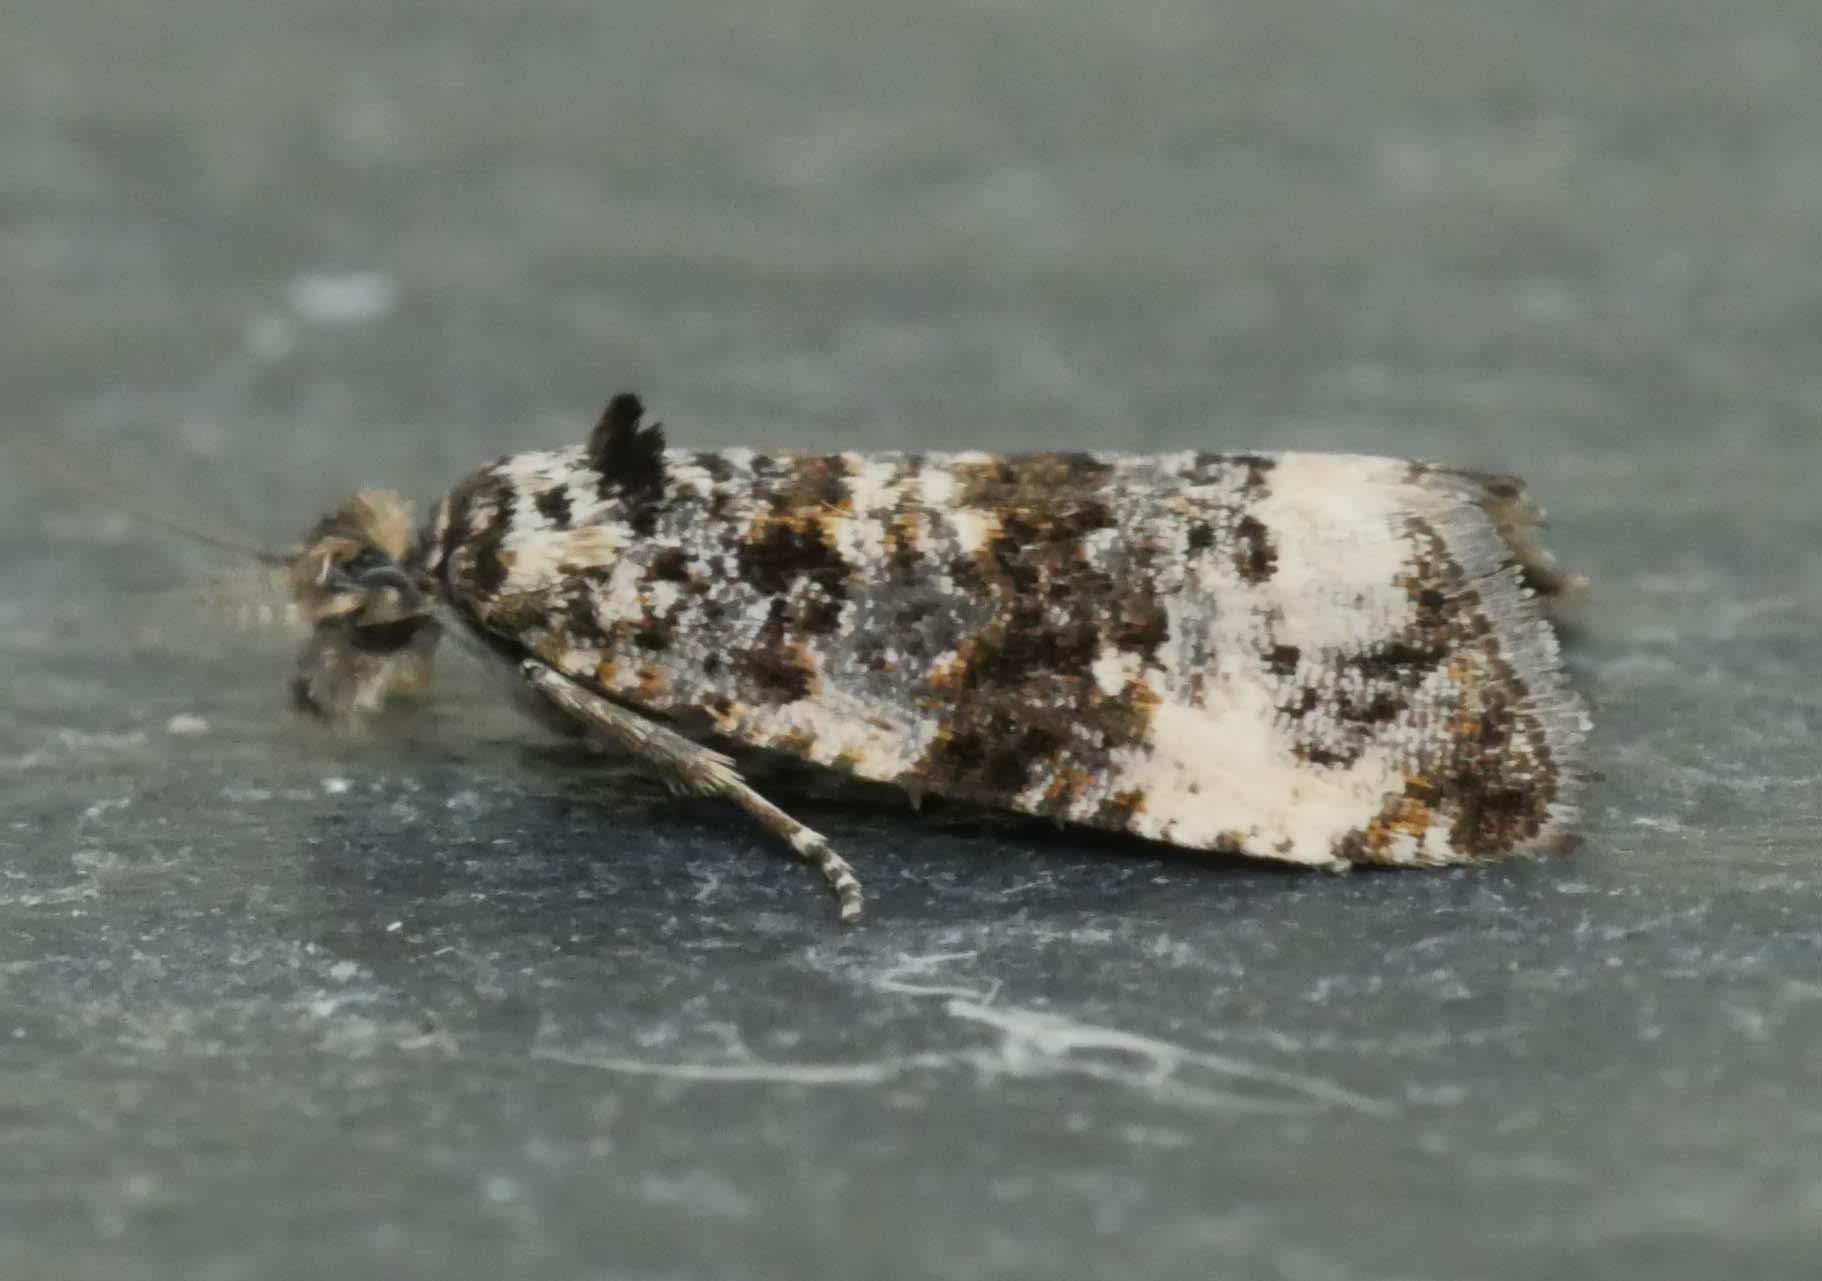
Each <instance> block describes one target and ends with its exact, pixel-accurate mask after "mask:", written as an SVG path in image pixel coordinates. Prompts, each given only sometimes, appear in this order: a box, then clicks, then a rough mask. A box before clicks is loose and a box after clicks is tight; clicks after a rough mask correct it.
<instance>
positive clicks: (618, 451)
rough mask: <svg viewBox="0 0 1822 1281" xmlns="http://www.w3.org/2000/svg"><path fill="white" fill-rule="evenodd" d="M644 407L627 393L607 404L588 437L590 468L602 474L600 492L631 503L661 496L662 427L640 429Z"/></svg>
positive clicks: (655, 425)
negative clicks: (617, 495)
mask: <svg viewBox="0 0 1822 1281" xmlns="http://www.w3.org/2000/svg"><path fill="white" fill-rule="evenodd" d="M644 417H645V406H644V405H643V404H641V403H640V401H639V398H638V397H637V396H635V395H633V394H632V393H631V392H630V391H623V392H621V393H620V394H619V395H618V396H615V397H614V398H613V399H612V400H610V401H608V402H607V408H606V409H605V410H603V411H602V414H601V421H600V422H598V423H596V424H595V430H594V431H593V432H591V433H590V434H589V437H588V461H589V465H590V466H591V467H593V468H594V469H595V470H596V471H598V472H600V473H601V488H602V491H603V492H604V493H605V492H606V491H607V490H608V489H609V488H610V487H611V488H612V489H615V490H618V491H619V492H620V493H621V494H622V495H624V496H625V497H627V498H632V499H653V498H657V497H658V496H659V495H661V494H662V493H663V492H664V424H662V423H653V424H652V425H651V426H649V427H646V426H641V425H640V420H641V419H642V418H644Z"/></svg>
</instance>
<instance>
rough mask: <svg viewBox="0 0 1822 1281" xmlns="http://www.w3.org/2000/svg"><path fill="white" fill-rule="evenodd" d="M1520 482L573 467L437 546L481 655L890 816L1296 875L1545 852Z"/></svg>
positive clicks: (712, 459)
mask: <svg viewBox="0 0 1822 1281" xmlns="http://www.w3.org/2000/svg"><path fill="white" fill-rule="evenodd" d="M1535 519H1536V517H1535V512H1534V511H1533V510H1532V509H1531V508H1530V507H1529V506H1528V504H1526V503H1525V502H1524V499H1523V497H1522V494H1521V493H1520V492H1519V490H1518V488H1517V486H1516V484H1515V483H1513V482H1510V481H1506V480H1503V479H1499V478H1492V477H1486V476H1481V475H1476V474H1470V473H1463V472H1453V471H1446V470H1439V469H1431V468H1427V467H1424V466H1421V465H1415V464H1411V463H1407V462H1400V461H1395V460H1390V459H1382V458H1368V457H1354V456H1345V455H1317V454H1276V455H1270V454H1265V455H1228V454H1208V453H1178V454H1170V455H1161V456H1137V455H1123V454H1031V455H1021V456H1009V457H1002V456H997V455H987V454H922V455H920V454H889V453H878V454H859V453H846V454H836V455H830V456H812V455H799V454H786V453H762V452H754V451H749V450H724V451H718V452H712V453H710V452H701V453H695V452H688V451H682V450H666V451H664V453H663V454H662V466H661V468H659V469H657V470H656V471H652V472H650V474H646V475H644V476H642V477H641V480H640V483H639V484H637V485H633V484H628V483H625V478H623V477H618V476H615V475H602V474H601V473H600V472H598V471H596V470H595V469H594V468H593V467H592V466H591V464H590V462H589V459H588V454H587V451H585V450H583V449H580V448H577V449H568V450H558V451H553V452H548V453H529V454H521V455H517V456H514V457H511V458H507V459H503V460H501V461H500V462H498V463H496V464H494V465H492V466H491V467H488V468H484V469H483V470H482V471H480V472H478V473H476V474H475V475H474V476H473V477H471V478H470V479H469V480H468V481H467V482H466V483H465V484H464V485H463V486H461V487H460V488H459V489H458V490H457V491H456V492H455V493H454V494H452V495H451V497H450V498H449V499H448V500H446V503H445V505H444V508H443V509H442V511H441V512H440V513H439V517H438V541H439V543H440V545H441V547H442V548H443V549H444V556H443V559H442V564H441V569H442V573H443V575H444V580H445V583H446V586H447V591H448V593H449V595H450V597H451V598H452V599H453V600H454V601H455V602H456V604H457V605H458V607H459V608H460V609H461V610H462V611H463V612H464V614H465V615H466V616H467V618H468V620H469V621H470V622H471V623H472V624H473V625H475V626H476V627H477V628H479V629H481V630H483V631H484V632H485V633H487V634H488V635H490V636H491V637H493V638H495V639H496V641H497V643H498V644H499V645H500V646H501V647H503V648H505V649H508V650H518V651H523V652H529V653H531V654H533V655H535V656H537V657H539V658H541V659H543V660H544V661H546V662H548V663H550V664H551V665H553V666H555V667H556V668H557V669H559V670H560V671H562V672H563V673H565V674H566V675H569V676H571V677H574V678H576V679H578V680H580V681H584V682H586V683H588V684H590V685H592V686H594V687H595V688H597V689H599V690H600V691H602V692H603V693H605V694H607V695H609V696H610V697H612V698H614V699H616V700H618V701H621V702H624V703H626V704H628V705H630V706H633V707H635V708H638V709H641V710H644V711H647V712H650V713H653V714H655V715H659V716H663V717H667V718H673V719H679V720H681V721H684V722H688V723H692V724H693V723H696V722H697V721H698V720H701V722H702V723H703V725H704V727H705V728H706V729H709V730H712V731H713V732H714V733H715V734H718V735H720V736H722V737H724V738H725V739H727V740H731V741H733V742H736V743H740V744H745V745H748V746H752V747H756V748H766V749H772V750H775V751H779V752H784V753H788V754H790V755H791V756H794V757H797V758H801V759H803V760H806V761H811V762H815V763H817V764H819V765H823V766H827V767H829V768H831V769H834V770H839V771H843V772H845V773H848V774H851V775H855V776H858V777H861V778H866V779H872V780H877V781H881V782H887V783H894V784H898V785H900V786H902V787H904V788H906V789H907V790H909V791H911V792H913V793H914V794H916V793H922V792H930V793H934V794H938V795H944V796H951V797H957V798H963V799H966V800H969V801H974V802H980V803H984V804H987V805H992V806H996V807H1002V808H1009V809H1012V810H1016V811H1021V812H1024V813H1028V814H1033V815H1042V816H1048V817H1051V818H1054V819H1057V820H1059V821H1062V822H1069V823H1081V824H1086V825H1089V826H1092V827H1099V828H1105V829H1110V830H1116V831H1126V832H1131V833H1135V834H1137V835H1140V836H1144V837H1150V838H1154V839H1157V840H1161V841H1167V842H1170V843H1172V844H1175V845H1179V846H1184V847H1188V848H1194V849H1210V850H1222V851H1228V852H1234V853H1245V854H1251V855H1257V856H1262V857H1269V858H1277V859H1283V860H1288V861H1291V862H1296V863H1305V864H1316V865H1334V864H1336V863H1345V862H1395V863H1441V862H1454V861H1460V860H1466V859H1472V858H1479V857H1487V856H1494V855H1499V854H1504V853H1507V852H1511V851H1514V850H1517V849H1520V848H1524V847H1527V846H1534V845H1537V844H1539V843H1541V842H1546V841H1549V840H1551V839H1553V838H1555V837H1557V836H1559V835H1560V834H1562V832H1563V831H1564V829H1565V825H1566V824H1567V823H1568V822H1569V820H1570V819H1571V817H1572V815H1573V801H1574V792H1575V790H1576V784H1577V773H1576V759H1575V758H1576V755H1577V747H1578V744H1579V742H1580V740H1581V738H1582V737H1583V735H1584V733H1585V718H1584V716H1583V713H1582V711H1581V708H1580V706H1579V704H1578V703H1577V701H1576V700H1575V698H1574V696H1573V695H1572V694H1571V693H1570V692H1569V691H1568V690H1567V688H1566V686H1565V684H1564V681H1563V678H1562V676H1561V674H1560V671H1559V662H1558V657H1557V651H1556V645H1555V640H1554V637H1553V634H1552V632H1551V630H1550V627H1549V625H1548V623H1547V622H1546V621H1545V620H1544V619H1543V618H1542V617H1541V616H1540V612H1539V609H1538V607H1537V604H1536V602H1535V599H1534V596H1533V593H1532V591H1531V590H1530V589H1529V588H1528V587H1527V586H1526V582H1525V578H1526V575H1527V574H1529V575H1530V576H1531V578H1532V581H1534V582H1537V583H1540V584H1542V585H1546V586H1548V585H1551V584H1552V583H1553V582H1557V581H1560V578H1559V577H1553V576H1554V571H1553V570H1552V569H1551V568H1550V566H1549V564H1548V558H1547V557H1545V556H1544V555H1543V554H1542V553H1541V552H1539V551H1538V550H1537V549H1536V546H1535V543H1534V541H1533V540H1532V534H1531V526H1532V525H1534V524H1535Z"/></svg>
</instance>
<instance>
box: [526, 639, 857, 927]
mask: <svg viewBox="0 0 1822 1281" xmlns="http://www.w3.org/2000/svg"><path fill="white" fill-rule="evenodd" d="M519 672H520V674H521V675H522V676H524V677H525V680H526V683H527V684H529V685H530V686H531V687H532V688H533V689H535V690H537V691H538V693H540V694H542V695H543V696H544V697H545V698H547V699H549V700H550V702H551V704H552V705H553V706H554V707H556V708H557V709H558V710H560V711H562V712H563V713H564V714H565V715H567V716H569V717H572V718H574V719H575V720H576V721H578V722H580V723H581V724H582V725H584V726H585V727H587V728H588V729H589V730H592V731H593V732H594V733H595V734H598V735H599V736H600V737H601V738H603V739H605V740H606V741H607V742H609V743H612V744H613V745H614V746H615V747H618V748H621V749H622V750H624V751H626V752H629V753H631V754H632V755H634V756H636V757H638V758H639V759H640V760H642V761H644V762H645V763H646V764H648V765H650V766H652V767H653V768H654V769H656V770H657V771H658V772H659V773H660V774H661V775H663V776H664V779H665V781H666V782H667V783H669V784H671V785H672V786H673V787H675V788H677V789H680V790H682V791H687V792H693V793H695V794H696V795H698V796H725V797H726V798H727V799H728V800H730V801H733V802H734V804H736V805H738V806H740V808H741V809H743V810H745V811H746V812H747V813H749V814H751V815H752V816H753V817H754V818H756V819H758V820H759V821H760V823H761V824H762V825H763V826H764V827H765V828H766V829H767V830H768V831H771V832H775V833H777V834H778V835H779V836H782V837H783V838H784V839H785V840H786V841H787V842H789V843H790V846H791V848H792V849H793V850H795V851H797V855H798V857H800V858H802V859H803V860H804V861H805V862H808V863H812V864H814V865H815V867H816V869H817V870H818V871H820V872H821V873H822V874H823V876H824V878H826V879H827V880H828V882H829V885H830V886H831V888H833V889H834V891H835V894H836V897H837V898H839V899H840V900H841V919H842V920H843V921H846V922H853V921H858V920H859V919H860V909H861V893H860V881H859V880H858V879H857V878H856V877H855V875H854V869H853V868H852V867H849V866H848V863H847V860H845V859H843V858H842V857H841V855H839V854H837V853H836V852H835V851H834V850H832V849H830V848H829V843H828V842H827V841H825V840H824V839H823V838H822V837H821V836H820V835H818V834H817V833H816V832H813V831H811V830H810V829H809V828H807V827H805V826H804V825H803V824H802V823H799V822H798V821H797V820H796V819H794V818H792V817H791V816H790V815H789V814H786V813H785V812H784V811H783V810H781V809H779V808H778V807H777V806H776V805H774V804H772V802H770V801H768V800H767V799H766V798H765V797H763V796H761V795H760V794H759V793H758V792H755V791H754V790H753V789H752V788H751V787H748V786H747V783H746V780H745V779H743V778H741V777H740V773H739V771H737V770H736V769H735V768H734V763H733V762H732V761H730V760H729V759H728V758H727V757H725V756H723V755H722V754H721V753H720V752H717V751H715V750H713V749H712V748H707V747H704V746H703V745H702V744H701V743H698V742H695V741H694V740H692V739H688V738H685V737H684V736H683V735H681V734H679V733H677V732H676V731H675V730H672V729H667V728H666V727H665V726H663V725H660V724H658V723H657V722H656V721H650V720H647V719H646V718H645V717H643V716H641V715H639V713H637V712H635V711H632V710H630V709H628V708H625V707H621V706H620V705H619V704H618V703H613V702H610V701H608V700H607V699H605V698H603V697H601V695H599V694H597V693H595V692H594V691H593V690H591V689H589V688H588V687H586V686H584V685H579V684H577V683H576V682H575V681H572V680H570V679H569V677H567V676H565V675H563V674H562V673H561V672H559V671H557V670H556V669H555V668H553V667H549V666H547V665H546V664H544V663H540V662H538V661H537V660H536V659H529V658H528V659H526V660H525V661H524V662H522V663H520V664H519Z"/></svg>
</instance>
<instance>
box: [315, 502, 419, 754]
mask: <svg viewBox="0 0 1822 1281" xmlns="http://www.w3.org/2000/svg"><path fill="white" fill-rule="evenodd" d="M423 560H424V557H423V554H422V548H421V547H420V540H419V537H418V533H417V529H416V526H415V525H414V524H413V522H412V516H411V506H410V504H408V503H407V502H406V501H405V500H404V499H402V498H400V497H399V496H398V495H397V494H394V493H390V492H386V491H381V490H363V491H362V492H361V493H359V494H356V495H355V496H354V497H353V498H351V499H349V500H348V501H347V502H345V503H343V504H342V505H341V506H340V507H337V508H336V509H335V510H334V511H332V512H330V513H329V514H328V515H326V516H324V517H323V518H322V519H321V520H319V521H318V522H317V523H316V524H315V526H313V527H312V528H311V530H310V532H309V533H308V534H306V535H305V536H304V540H303V546H302V548H301V550H299V551H298V552H297V553H296V555H295V556H294V557H292V560H291V568H290V573H291V594H292V600H293V602H294V603H295V605H296V607H297V613H298V616H299V618H300V620H301V621H302V622H303V624H304V625H305V626H307V627H308V628H309V629H310V636H309V639H308V640H307V641H305V643H304V648H303V651H302V652H301V653H300V654H299V655H298V661H297V674H296V676H295V677H294V678H293V679H292V682H291V693H292V698H293V701H294V702H296V704H297V706H298V707H299V708H300V709H301V710H303V711H306V712H309V713H311V714H312V715H315V716H319V717H322V718H323V719H325V720H330V721H335V722H338V723H346V722H349V721H353V720H358V719H360V718H362V717H365V716H370V715H372V714H374V713H377V712H379V711H381V710H382V709H383V708H384V707H385V706H386V704H387V703H389V702H390V701H392V699H393V698H394V697H396V696H398V695H404V694H412V693H417V692H419V691H421V690H423V689H424V688H425V687H426V686H427V685H428V684H429V683H430V670H431V656H432V654H433V652H434V650H435V648H436V642H437V637H438V635H439V633H440V631H441V628H440V627H439V625H438V623H437V621H436V618H435V617H434V615H433V613H432V609H433V607H434V604H435V601H434V593H433V590H432V586H431V582H430V579H429V576H428V575H427V574H426V573H425V571H424V568H423Z"/></svg>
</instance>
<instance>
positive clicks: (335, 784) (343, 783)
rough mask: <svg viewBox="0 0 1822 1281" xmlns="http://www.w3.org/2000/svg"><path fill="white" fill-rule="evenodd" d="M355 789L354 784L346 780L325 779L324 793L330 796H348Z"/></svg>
mask: <svg viewBox="0 0 1822 1281" xmlns="http://www.w3.org/2000/svg"><path fill="white" fill-rule="evenodd" d="M353 789H354V784H353V783H352V782H350V781H349V780H348V779H345V778H325V779H324V780H323V791H325V792H327V793H328V794H329V795H330V796H346V795H347V794H348V793H349V792H350V791H352V790H353Z"/></svg>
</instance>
